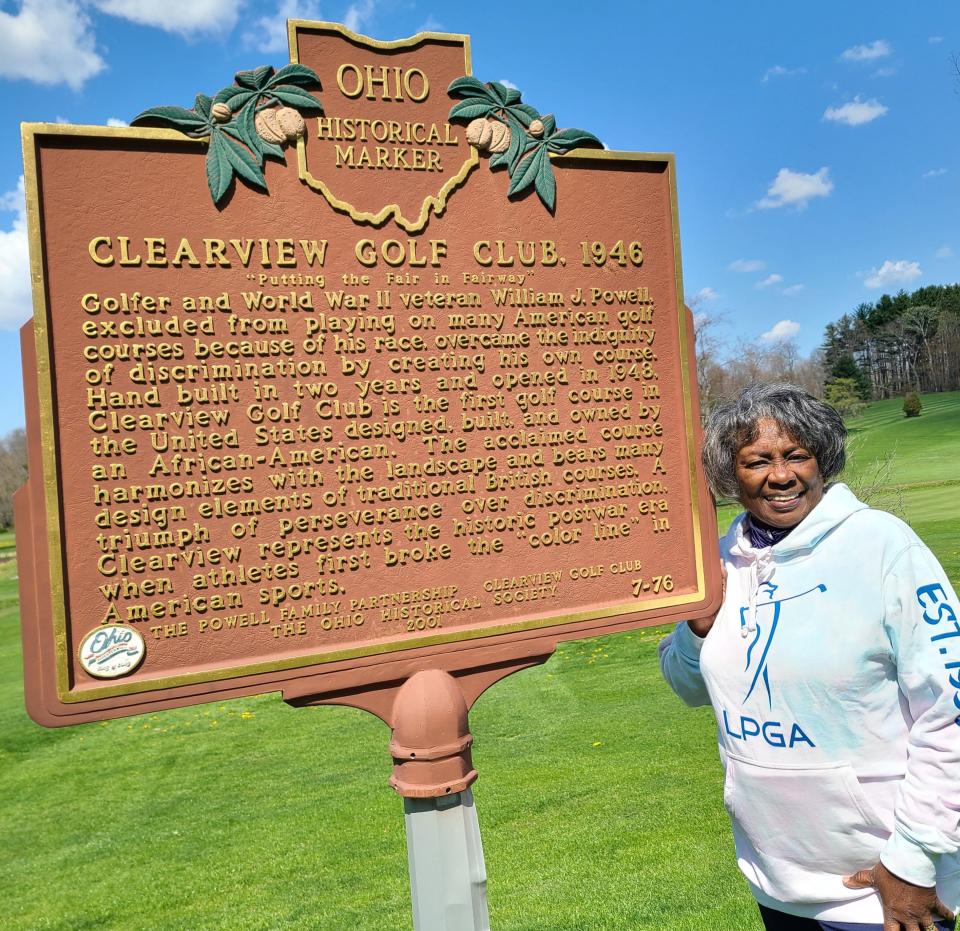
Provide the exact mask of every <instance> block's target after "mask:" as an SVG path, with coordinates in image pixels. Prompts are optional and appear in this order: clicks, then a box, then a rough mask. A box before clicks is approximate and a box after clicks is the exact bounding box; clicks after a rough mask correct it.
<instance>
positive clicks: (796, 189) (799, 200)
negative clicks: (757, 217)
mask: <svg viewBox="0 0 960 931" xmlns="http://www.w3.org/2000/svg"><path fill="white" fill-rule="evenodd" d="M829 172H830V169H829V168H821V169H820V170H819V171H818V172H817V173H816V174H812V175H808V174H804V173H803V172H802V171H791V170H790V169H789V168H781V169H780V170H779V171H778V172H777V176H776V178H774V179H773V182H772V183H771V184H770V187H769V188H767V196H766V197H764V198H763V199H762V200H759V201H757V206H758V207H759V208H760V209H761V210H774V209H776V208H777V207H796V208H797V209H798V210H802V209H803V208H804V207H806V206H807V204H808V202H809V201H811V200H812V199H813V198H814V197H826V196H827V195H829V194H830V192H831V191H832V190H833V182H832V181H831V180H830V179H829V178H828V177H827V175H828V174H829Z"/></svg>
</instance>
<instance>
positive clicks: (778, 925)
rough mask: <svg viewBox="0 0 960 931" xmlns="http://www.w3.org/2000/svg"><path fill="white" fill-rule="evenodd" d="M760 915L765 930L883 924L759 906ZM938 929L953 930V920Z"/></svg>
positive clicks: (819, 930) (854, 929)
mask: <svg viewBox="0 0 960 931" xmlns="http://www.w3.org/2000/svg"><path fill="white" fill-rule="evenodd" d="M760 917H761V918H763V926H764V928H766V929H767V931H883V925H864V924H851V923H850V922H846V921H818V920H817V919H815V918H797V917H796V916H795V915H785V914H784V913H783V912H775V911H774V910H773V909H772V908H767V907H766V906H764V905H761V906H760ZM937 928H938V929H939V931H953V922H950V923H949V924H948V923H947V922H945V921H938V922H937Z"/></svg>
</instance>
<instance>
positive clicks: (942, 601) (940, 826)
mask: <svg viewBox="0 0 960 931" xmlns="http://www.w3.org/2000/svg"><path fill="white" fill-rule="evenodd" d="M883 596H884V606H885V610H886V617H885V621H884V623H885V626H886V631H887V636H888V637H889V639H890V643H891V646H892V650H893V656H894V659H895V661H896V665H897V680H898V683H899V686H900V691H901V693H902V695H903V697H904V699H905V700H906V706H907V710H908V713H909V717H910V719H911V720H912V722H913V723H912V726H911V728H910V734H909V738H908V758H907V769H906V775H905V776H904V779H903V782H902V783H901V785H900V788H899V790H898V792H897V799H896V805H895V811H894V819H895V825H894V831H893V834H891V836H890V839H889V840H888V841H887V844H886V846H885V847H884V849H883V851H882V852H881V855H880V860H881V862H882V863H883V865H884V866H886V867H887V869H889V870H890V871H891V872H892V873H894V874H896V875H897V876H899V877H900V878H901V879H905V880H908V881H909V882H912V883H915V884H916V885H920V886H933V885H934V884H935V882H936V869H937V863H938V861H939V859H940V856H941V854H944V853H951V852H953V851H956V850H957V849H958V848H960V607H958V603H957V596H956V593H955V592H954V591H953V588H952V587H951V585H950V582H949V581H948V579H947V577H946V574H945V573H944V571H943V569H942V568H941V566H940V564H939V563H938V562H937V560H936V558H935V557H934V555H933V554H932V553H931V552H930V550H929V549H927V547H926V546H924V545H923V544H922V543H921V542H920V541H919V540H916V541H915V542H912V543H910V544H909V545H908V546H907V547H906V549H904V550H903V551H902V552H901V553H900V555H899V556H898V557H897V558H896V560H895V561H894V563H893V565H892V567H891V568H890V570H889V571H888V572H887V574H886V576H885V577H884V580H883Z"/></svg>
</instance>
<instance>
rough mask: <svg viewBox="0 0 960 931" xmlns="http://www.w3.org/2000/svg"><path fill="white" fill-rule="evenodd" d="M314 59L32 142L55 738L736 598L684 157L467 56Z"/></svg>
mask: <svg viewBox="0 0 960 931" xmlns="http://www.w3.org/2000/svg"><path fill="white" fill-rule="evenodd" d="M290 37H291V52H292V54H291V59H292V61H291V63H290V64H288V65H287V66H285V67H284V68H282V69H280V70H277V71H275V70H274V69H273V68H260V69H256V70H253V71H249V72H241V73H240V74H238V75H237V77H236V81H235V83H234V84H233V85H231V86H230V87H228V88H225V89H224V90H223V91H221V93H220V94H218V95H216V96H215V97H213V98H206V97H203V96H202V95H201V96H200V97H198V98H197V101H196V103H195V105H194V108H193V109H192V110H186V109H183V108H179V107H155V108H153V109H152V110H148V111H145V113H144V114H143V115H142V117H141V118H139V119H138V120H137V121H135V122H136V123H137V125H135V126H134V127H133V128H121V129H105V128H99V127H98V128H92V127H90V128H88V127H65V126H60V125H40V124H36V125H28V126H25V128H24V132H23V139H24V156H25V165H26V182H27V196H28V207H29V216H30V233H31V249H32V252H31V260H32V265H33V279H34V286H35V306H34V321H33V324H32V327H31V328H29V329H25V331H24V360H25V374H26V384H27V404H28V433H29V437H30V456H31V459H30V481H29V483H28V485H27V486H26V487H25V488H24V489H23V490H22V492H21V494H20V497H19V500H18V514H17V531H18V541H17V542H18V554H19V557H20V565H21V595H22V603H23V627H24V643H25V665H26V693H27V704H28V709H29V711H30V714H31V715H32V716H33V718H34V719H35V720H37V721H38V722H40V723H42V724H46V725H59V724H69V723H76V722H79V721H87V720H95V719H98V718H106V717H112V716H116V715H121V714H131V713H135V712H141V711H146V710H155V709H158V708H164V707H170V706H174V705H183V704H189V703H194V702H200V701H208V700H211V699H213V698H224V697H231V696H237V695H244V694H252V693H260V692H268V691H279V692H282V693H283V695H284V697H285V698H287V699H288V700H301V701H302V700H307V699H309V698H310V697H315V696H327V697H328V698H329V697H330V696H333V698H332V699H331V700H336V697H335V696H336V695H338V694H344V693H347V692H350V693H356V692H358V691H363V690H364V689H376V688H381V687H383V686H384V685H385V684H387V683H398V682H402V681H403V680H405V679H407V678H408V677H409V676H410V675H411V674H412V673H414V672H416V671H418V670H423V669H441V670H446V671H449V672H451V673H454V674H456V675H464V674H466V673H467V672H469V671H471V670H474V671H475V670H477V669H479V668H484V667H489V666H491V665H496V664H505V663H506V664H509V663H513V664H514V665H517V664H522V663H523V662H529V661H532V659H531V658H532V657H543V656H545V655H548V654H549V652H550V651H551V650H552V649H553V647H554V646H555V644H556V643H557V642H558V641H560V640H565V639H572V638H576V637H584V636H592V635H595V634H598V633H602V632H606V631H613V630H622V629H626V628H631V627H640V626H644V625H649V624H653V623H661V622H663V621H667V620H677V619H679V618H681V617H691V616H697V615H703V614H706V613H709V612H711V611H713V610H715V609H716V606H717V604H718V600H719V582H718V578H717V575H718V569H717V566H718V561H717V545H716V532H715V523H714V521H715V518H714V512H713V509H712V506H711V503H710V499H709V495H708V494H707V492H706V490H705V486H704V483H703V481H702V478H701V476H700V473H699V465H698V438H699V425H698V415H697V410H698V407H697V397H696V382H695V377H694V366H693V350H692V345H691V339H692V338H691V332H690V324H689V320H688V316H689V315H688V313H687V311H686V310H685V307H684V302H683V294H682V286H681V269H680V248H679V231H678V226H677V195H676V184H675V166H674V161H673V158H672V157H671V156H669V155H646V154H636V153H622V152H609V151H606V150H603V149H602V148H600V147H599V141H598V140H596V139H595V137H593V136H592V135H591V134H590V133H589V132H586V131H582V130H576V129H564V128H562V127H558V126H557V123H556V121H555V120H554V119H553V117H551V116H546V115H541V114H540V113H539V112H538V111H537V110H535V109H534V108H533V107H531V106H530V105H529V104H527V103H526V102H525V101H523V100H522V98H521V96H520V94H519V92H517V91H516V90H515V89H513V88H507V87H505V86H503V85H500V84H496V83H492V84H483V83H482V82H481V81H479V80H477V79H475V78H472V77H471V76H470V57H469V44H468V40H467V38H466V37H464V36H451V35H439V34H421V35H418V36H416V37H414V38H412V39H408V40H403V41H398V42H374V41H372V40H368V39H365V38H363V37H360V36H357V35H354V34H353V33H350V32H348V31H347V30H345V29H344V28H343V27H340V26H335V25H330V24H317V23H292V24H291V28H290ZM492 678H495V676H492Z"/></svg>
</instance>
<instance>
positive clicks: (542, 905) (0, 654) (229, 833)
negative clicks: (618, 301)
mask: <svg viewBox="0 0 960 931" xmlns="http://www.w3.org/2000/svg"><path fill="white" fill-rule="evenodd" d="M923 403H924V409H923V415H922V416H921V417H920V418H919V419H915V420H906V419H905V418H904V417H903V416H902V413H901V412H900V402H899V401H889V402H880V403H877V404H875V405H872V406H871V407H870V409H869V410H868V411H867V412H866V414H865V416H864V417H863V418H861V419H860V420H858V421H857V422H856V423H854V424H853V425H852V426H853V428H854V429H853V439H854V443H853V451H854V454H855V457H856V458H855V461H854V463H853V464H852V468H851V480H852V482H853V483H854V484H855V485H858V483H859V484H860V485H862V487H868V486H869V487H870V491H871V494H873V495H876V496H878V497H879V496H884V495H886V496H889V500H890V501H892V502H893V503H894V504H895V506H896V507H898V508H900V509H902V510H901V516H904V517H905V518H906V519H908V520H909V521H910V522H911V523H912V524H913V526H914V527H915V529H916V530H917V531H918V532H919V533H920V535H921V536H922V537H923V538H924V539H925V540H926V541H927V542H928V543H929V544H930V545H931V546H932V548H933V549H934V551H935V552H936V554H937V556H938V557H939V558H940V559H941V561H942V562H943V563H944V564H945V566H946V567H947V570H948V572H949V574H950V576H951V578H952V579H953V581H954V583H955V584H956V583H957V582H958V581H960V495H958V490H960V468H958V466H957V462H958V461H960V393H954V394H950V395H940V396H929V397H924V398H923ZM891 449H892V450H894V456H893V458H892V460H890V462H889V463H888V466H886V467H884V468H886V472H885V473H884V469H881V470H880V471H881V473H883V478H884V483H883V484H884V485H885V486H886V487H885V488H878V487H874V486H876V485H877V482H876V481H875V480H874V479H872V478H871V476H874V477H875V476H876V473H877V469H876V468H875V466H874V465H873V464H874V463H875V462H876V461H877V460H883V459H884V457H885V456H886V455H887V453H888V451H889V450H891ZM871 483H872V484H871ZM892 486H897V487H892ZM732 513H733V511H732V510H727V509H725V512H724V515H722V517H721V520H722V521H728V520H729V518H730V517H731V516H732ZM9 546H10V543H9V539H8V540H7V541H6V548H5V547H4V541H3V539H2V538H0V805H2V822H3V825H4V830H3V832H2V839H0V877H2V878H0V889H2V902H3V906H2V915H3V918H2V921H0V924H2V927H3V928H5V929H7V928H10V929H13V928H17V929H21V928H22V929H40V928H42V929H60V931H77V929H91V931H92V929H98V931H99V929H119V928H122V929H136V931H147V929H178V931H179V929H217V931H221V929H283V928H290V929H322V931H340V929H349V931H352V929H369V931H386V929H392V928H409V927H410V926H411V918H410V901H409V892H408V886H407V872H406V870H407V865H406V851H405V844H404V836H403V818H402V803H401V801H400V800H399V799H398V798H397V797H396V796H395V795H394V794H393V792H392V791H391V790H390V789H389V788H388V787H387V785H386V780H387V777H388V775H389V773H390V760H389V756H388V753H387V742H388V739H389V734H388V731H387V729H386V728H385V727H384V726H383V725H382V724H381V723H380V722H379V721H377V720H376V719H374V718H373V717H371V716H369V715H366V714H364V713H361V712H359V711H353V710H350V709H342V708H317V709H309V710H294V709H290V708H287V707H286V706H285V705H283V703H282V702H281V701H280V700H279V698H278V697H276V696H264V697H261V698H257V699H250V700H243V701H236V702H229V703H215V704H210V705H200V706H196V707H193V708H188V709H183V710H179V711H171V712H164V713H160V714H154V715H148V716H143V717H136V718H126V719H121V720H116V721H110V722H105V723H99V724H88V725H81V726H78V727H73V728H66V729H61V730H57V731H46V730H43V729H42V728H40V727H37V726H36V725H34V724H33V723H32V722H30V721H29V719H28V718H27V717H26V714H25V713H24V711H23V698H22V670H21V666H20V648H19V630H18V616H17V601H16V580H15V574H16V570H15V564H14V562H13V561H12V560H11V559H4V558H3V557H4V556H5V555H9V552H10V551H9ZM665 633H666V629H661V628H656V629H649V630H644V631H637V632H633V633H628V634H621V635H618V636H614V637H607V638H603V639H597V640H586V641H580V642H577V643H571V644H566V645H563V646H561V648H560V650H559V651H558V652H557V654H556V656H554V658H553V659H552V660H551V661H550V662H549V663H547V664H546V665H544V666H542V667H540V668H536V669H532V670H528V671H526V672H523V673H520V674H518V675H516V676H513V677H511V678H510V679H508V680H506V681H504V682H502V683H500V684H499V685H497V686H495V687H494V688H493V689H491V690H490V691H489V692H488V693H487V694H486V695H485V696H483V697H482V698H481V699H480V701H479V703H478V704H477V706H476V707H475V709H474V711H473V713H472V714H471V726H472V730H473V733H474V735H475V737H476V745H475V751H474V761H475V764H476V766H477V768H478V770H479V772H480V780H479V782H478V783H477V784H476V786H475V789H474V791H475V796H476V800H477V805H478V810H479V813H480V820H481V827H482V831H483V838H484V846H485V854H486V859H487V869H488V874H489V881H490V884H489V902H490V913H491V925H492V927H493V928H494V929H495V931H507V929H512V931H519V929H542V931H559V929H569V931H589V929H610V931H614V929H616V931H622V929H627V928H629V929H632V931H643V929H649V931H654V929H656V931H693V929H698V931H699V929H703V928H709V929H724V931H754V929H756V928H757V927H758V925H759V922H758V920H757V918H756V916H755V911H754V907H753V904H752V900H751V898H750V896H749V894H748V893H747V891H746V887H745V886H744V884H743V883H742V881H741V880H740V878H739V873H738V872H737V871H736V869H735V867H734V864H733V858H732V855H731V854H732V842H731V838H730V831H729V826H728V823H727V819H726V815H725V813H724V811H723V806H722V802H721V772H720V765H719V762H718V760H717V754H716V746H715V736H714V723H713V716H712V713H711V712H710V711H709V710H708V709H703V708H701V709H695V710H694V709H688V708H686V707H684V706H683V705H682V704H681V703H680V702H679V701H677V700H676V699H675V698H674V697H673V696H672V695H671V694H670V693H669V692H668V690H667V688H666V686H665V685H664V684H663V683H662V682H661V680H660V676H659V671H658V668H657V662H656V646H657V642H658V641H659V639H660V638H661V637H662V636H663V635H664V634H665Z"/></svg>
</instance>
